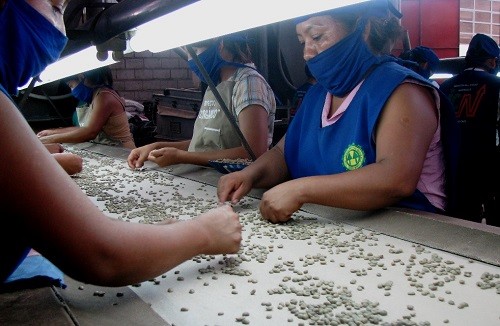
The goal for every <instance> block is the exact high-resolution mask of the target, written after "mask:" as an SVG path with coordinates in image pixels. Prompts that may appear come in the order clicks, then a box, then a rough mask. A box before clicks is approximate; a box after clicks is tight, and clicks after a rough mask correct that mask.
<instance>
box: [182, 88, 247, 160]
mask: <svg viewBox="0 0 500 326" xmlns="http://www.w3.org/2000/svg"><path fill="white" fill-rule="evenodd" d="M235 84H236V82H235V81H234V80H231V78H230V79H229V80H226V81H223V82H221V83H219V85H217V90H218V91H219V93H220V96H221V97H222V99H223V100H224V103H225V104H226V106H227V108H228V110H229V112H231V113H232V114H233V116H234V117H235V118H236V122H238V117H237V116H236V114H235V112H234V110H233V103H232V101H231V98H232V95H233V88H234V85H235ZM240 146H241V141H240V138H239V137H238V133H237V132H236V131H235V130H234V127H233V126H232V125H231V122H229V119H228V118H227V117H226V115H225V114H224V111H223V110H222V108H221V107H220V105H219V103H218V102H217V100H216V99H215V96H214V94H213V92H212V91H211V90H210V89H207V91H206V92H205V96H204V97H203V104H202V105H201V108H200V112H199V113H198V117H197V118H196V121H195V123H194V130H193V137H192V138H191V143H190V144H189V149H188V150H189V151H190V152H207V151H212V150H220V149H228V148H235V147H240Z"/></svg>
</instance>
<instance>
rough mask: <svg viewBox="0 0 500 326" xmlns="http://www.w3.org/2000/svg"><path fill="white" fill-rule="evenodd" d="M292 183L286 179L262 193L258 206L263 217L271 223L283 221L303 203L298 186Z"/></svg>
mask: <svg viewBox="0 0 500 326" xmlns="http://www.w3.org/2000/svg"><path fill="white" fill-rule="evenodd" d="M293 184H294V182H293V181H288V182H285V183H282V184H279V185H277V186H275V187H273V188H271V189H269V190H268V191H266V192H265V193H264V195H263V196H262V199H261V201H260V207H259V208H260V213H261V214H262V217H264V219H266V220H268V221H270V222H272V223H283V222H286V221H288V220H289V219H290V218H291V217H292V214H293V213H295V212H296V211H298V210H299V209H300V208H301V207H302V205H303V204H304V203H303V202H302V201H301V200H300V194H299V192H298V189H299V188H298V187H296V186H293Z"/></svg>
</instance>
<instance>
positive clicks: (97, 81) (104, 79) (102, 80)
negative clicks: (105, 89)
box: [83, 66, 113, 87]
mask: <svg viewBox="0 0 500 326" xmlns="http://www.w3.org/2000/svg"><path fill="white" fill-rule="evenodd" d="M83 75H84V76H85V79H87V80H88V81H89V82H90V83H91V84H92V85H93V86H103V85H105V86H109V87H113V74H112V73H111V69H110V68H109V67H108V66H104V67H101V68H97V69H94V70H90V71H87V72H85V73H84V74H83Z"/></svg>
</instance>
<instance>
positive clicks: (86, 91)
mask: <svg viewBox="0 0 500 326" xmlns="http://www.w3.org/2000/svg"><path fill="white" fill-rule="evenodd" d="M71 94H72V95H73V96H74V97H75V98H77V99H79V100H80V101H82V102H85V103H87V104H90V103H92V96H93V95H94V90H93V89H92V88H90V87H88V86H86V85H85V84H84V83H83V80H82V81H81V82H80V83H78V85H76V87H75V88H73V89H72V90H71Z"/></svg>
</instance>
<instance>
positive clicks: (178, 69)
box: [110, 51, 197, 103]
mask: <svg viewBox="0 0 500 326" xmlns="http://www.w3.org/2000/svg"><path fill="white" fill-rule="evenodd" d="M110 68H111V70H112V71H113V79H114V88H115V89H116V90H117V91H118V92H119V93H120V95H122V96H123V97H125V98H127V99H131V100H135V101H138V102H141V103H142V102H144V101H150V100H151V99H152V94H157V93H160V94H162V93H163V90H164V89H165V88H193V87H196V86H197V85H196V84H197V83H196V80H195V79H193V74H192V73H191V70H189V68H188V66H187V64H186V62H185V61H184V60H183V59H182V58H181V57H179V56H178V55H177V54H176V53H175V52H173V51H165V52H161V53H151V52H149V51H144V52H137V53H130V54H127V55H125V58H124V60H123V61H120V62H118V63H115V64H113V65H111V66H110Z"/></svg>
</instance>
